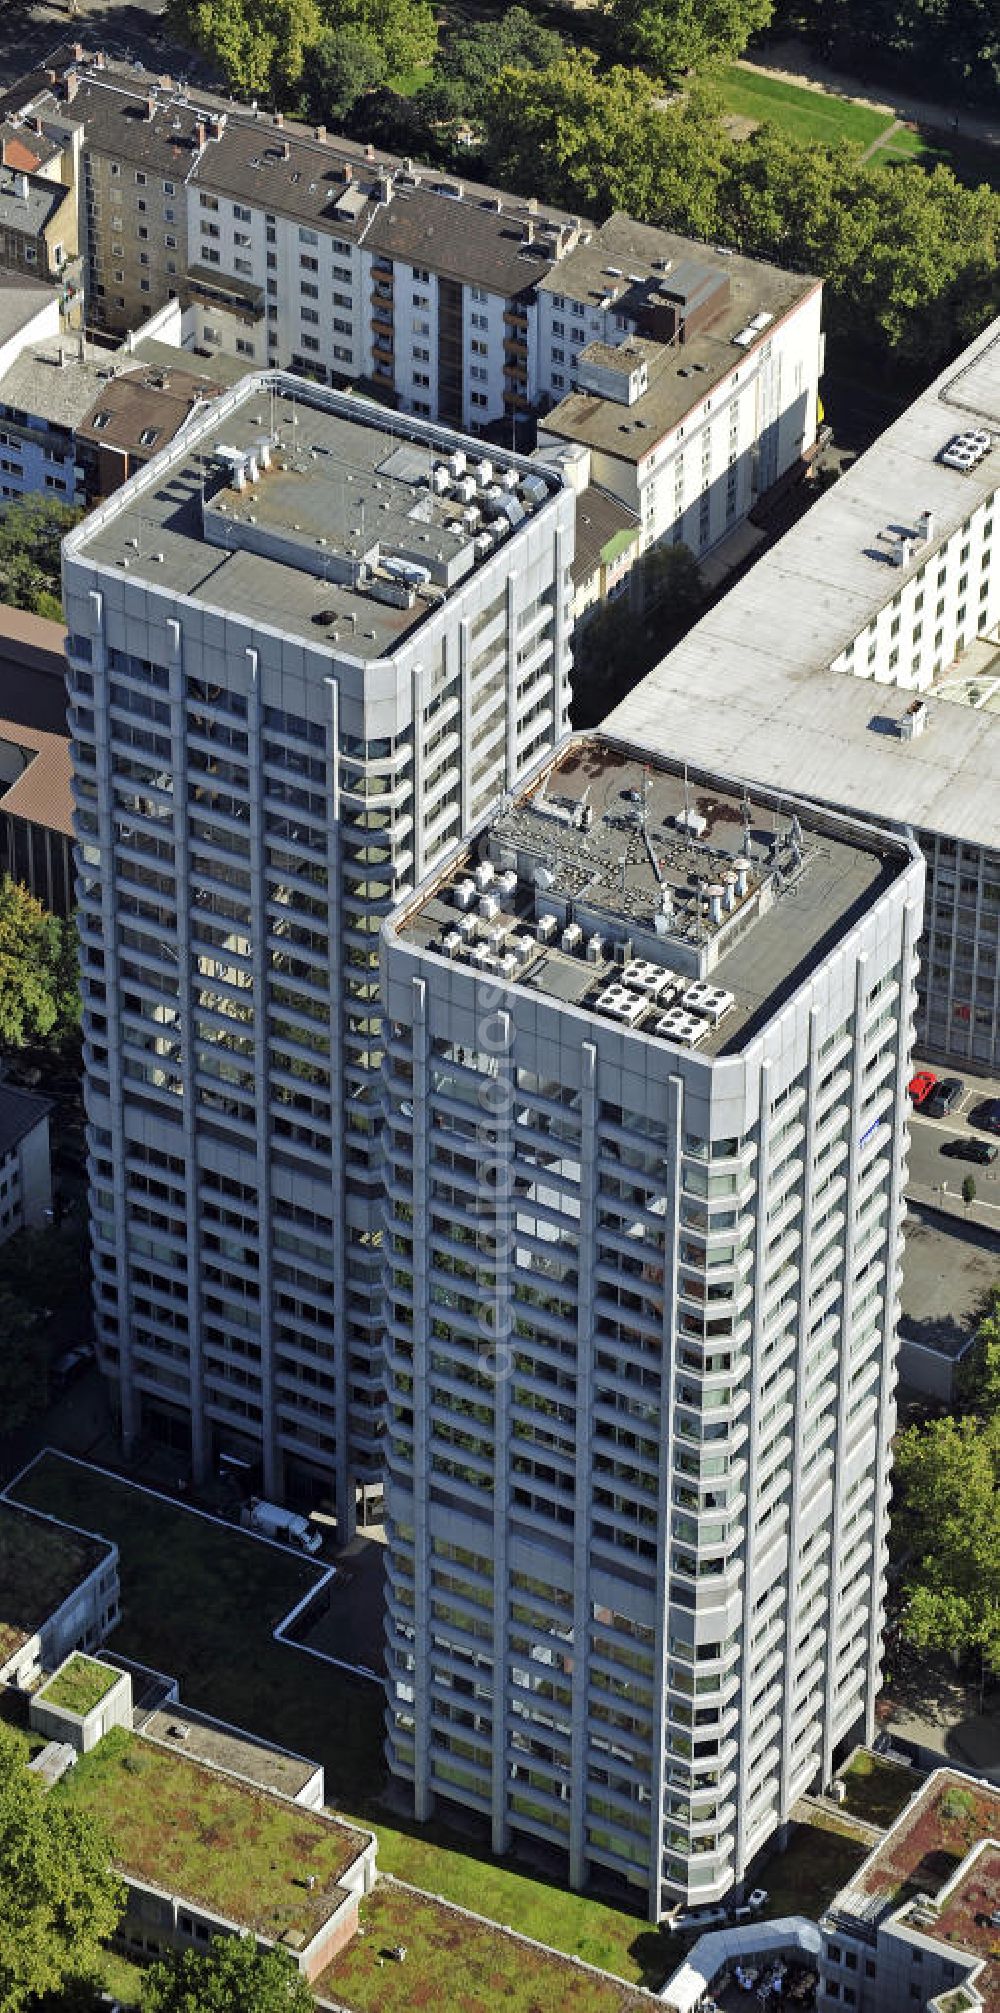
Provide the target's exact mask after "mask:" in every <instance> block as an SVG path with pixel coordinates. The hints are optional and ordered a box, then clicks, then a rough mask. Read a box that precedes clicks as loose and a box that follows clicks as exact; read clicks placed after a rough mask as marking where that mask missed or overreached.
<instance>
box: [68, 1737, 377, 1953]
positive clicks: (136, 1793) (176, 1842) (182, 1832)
mask: <svg viewBox="0 0 1000 2013" xmlns="http://www.w3.org/2000/svg"><path fill="white" fill-rule="evenodd" d="M57 1793H58V1794H59V1795H60V1796H61V1797H63V1798H64V1799H65V1800H66V1801H67V1802H68V1803H69V1804H71V1805H72V1806H74V1807H76V1808H83V1809H85V1810H88V1811H92V1812H93V1813H94V1814H95V1815H98V1814H99V1815H100V1818H101V1821H102V1823H103V1824H104V1826H105V1827H106V1829H107V1832H108V1835H109V1837H110V1839H111V1844H112V1852H113V1856H114V1860H115V1864H116V1865H117V1866H118V1867H119V1868H120V1870H121V1871H122V1872H123V1873H125V1874H126V1875H129V1874H130V1875H132V1876H133V1878H135V1879H136V1880H140V1881H148V1882H149V1884H150V1885H151V1886H153V1887H158V1888H162V1889H165V1890H166V1891H167V1892H168V1893H170V1894H177V1895H182V1896H184V1898H185V1899H187V1900H190V1901H191V1902H193V1903H194V1904H195V1905H196V1906H201V1907H203V1908H205V1909H208V1910H211V1911H215V1912H217V1913H218V1914H220V1915H224V1916H227V1917H228V1918H229V1920H230V1921H233V1922H237V1923H239V1924H240V1925H241V1926H242V1927H243V1928H246V1929H250V1930H253V1931H255V1932H256V1933H257V1934H259V1935H262V1936H268V1937H271V1938H272V1939H273V1940H274V1941H275V1942H281V1941H284V1942H285V1943H286V1944H287V1945H288V1947H289V1948H291V1949H292V1950H295V1949H300V1948H301V1947H302V1945H303V1944H305V1943H308V1942H309V1941H310V1939H311V1938H312V1937H313V1936H314V1935H315V1933H316V1931H317V1929H319V1927H320V1925H321V1924H322V1923H323V1922H325V1921H326V1919H327V1917H328V1916H329V1915H330V1914H331V1912H332V1910H333V1909H334V1908H335V1907H336V1906H337V1905H338V1903H339V1901H340V1900H341V1899H342V1892H341V1891H339V1888H338V1883H339V1882H340V1880H341V1878H342V1876H343V1875H344V1874H345V1873H346V1872H347V1870H348V1868H349V1867H350V1866H352V1865H353V1863H354V1861H355V1860H356V1859H357V1858H358V1856H359V1854H360V1853H362V1852H363V1851H364V1850H365V1849H366V1847H367V1844H368V1837H367V1834H366V1833H363V1832H359V1831H352V1830H349V1829H348V1827H347V1826H346V1825H343V1824H338V1823H337V1822H336V1821H335V1820H334V1819H333V1818H329V1817H323V1816H320V1814H319V1813H318V1812H316V1811H311V1810H305V1809H304V1808H303V1807H302V1805H301V1804H297V1803H290V1802H289V1801H288V1800H287V1799H286V1798H285V1797H281V1796H275V1795H274V1794H273V1793H271V1792H270V1791H268V1790H264V1789H256V1788H252V1787H251V1786H249V1785H248V1784H246V1783H242V1782H237V1781H236V1780H235V1779H234V1778H233V1777H232V1776H227V1775H224V1774H222V1773H221V1772H220V1771H219V1770H217V1769H212V1768H206V1767H204V1766H203V1765H202V1764H201V1763H199V1762H196V1761H189V1760H188V1759H187V1757H186V1756H184V1755H177V1754H168V1753H166V1752H165V1751H164V1750H163V1749H162V1748H159V1747H154V1746H152V1745H151V1744H150V1743H149V1742H148V1741H144V1740H143V1739H142V1737H141V1736H140V1735H138V1734H131V1733H127V1732H124V1731H122V1730H121V1729H115V1730H113V1731H112V1732H111V1733H108V1734H106V1735H105V1737H104V1739H103V1740H102V1741H100V1742H99V1743H98V1745H97V1746H96V1747H95V1748H93V1749H92V1750H91V1752H90V1754H87V1755H81V1756H80V1758H79V1761H78V1763H77V1766H76V1767H75V1768H74V1769H73V1770H72V1771H71V1773H70V1774H69V1775H68V1776H66V1777H65V1778H64V1779H63V1782H62V1783H61V1784H60V1787H59V1790H58V1792H57ZM310 1879H312V1881H313V1883H314V1884H313V1885H312V1886H311V1887H310V1885H309V1881H310Z"/></svg>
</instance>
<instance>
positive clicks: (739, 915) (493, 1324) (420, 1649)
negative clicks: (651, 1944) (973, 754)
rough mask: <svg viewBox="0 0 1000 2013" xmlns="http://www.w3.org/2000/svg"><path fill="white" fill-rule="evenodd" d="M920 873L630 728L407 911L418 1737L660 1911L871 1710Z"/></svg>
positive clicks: (390, 989)
mask: <svg viewBox="0 0 1000 2013" xmlns="http://www.w3.org/2000/svg"><path fill="white" fill-rule="evenodd" d="M922 876H923V869H922V864H921V862H920V859H919V856H918V854H917V852H916V848H915V846H914V845H912V844H911V843H909V842H908V841H906V840H905V839H903V838H901V837H897V836H890V835H887V834H884V833H881V832H876V831H874V830H871V829H869V828H868V827H866V826H864V825H862V824H860V823H857V822H854V821H850V820H847V819H844V818H839V817H837V816H835V815H833V814H828V813H825V812H821V811H818V810H815V809H813V808H811V807H807V806H805V805H803V804H799V803H795V802H792V801H789V800H788V799H785V800H781V799H777V800H775V798H774V797H772V796H771V795H769V794H768V793H767V792H764V791H759V790H756V789H755V790H754V791H753V792H752V793H748V792H746V791H744V790H742V789H741V788H740V787H739V786H736V785H733V784H732V783H730V782H728V781H726V780H725V779H722V778H720V777H718V776H715V775H710V774H705V773H697V774H696V773H691V774H690V775H688V774H686V773H684V772H683V771H682V770H681V769H680V766H679V765H677V764H670V763H667V762H665V761H658V762H651V761H650V759H649V758H648V757H647V756H646V755H645V754H644V753H643V752H642V751H641V750H637V749H635V748H634V746H630V745H627V744H623V743H616V742H613V741H609V740H608V739H607V738H605V737H601V736H595V737H591V738H580V739H577V740H574V741H571V742H569V743H568V744H567V745H566V746H565V747H564V748H563V749H562V750H560V751H559V752H558V753H557V754H556V755H555V756H554V757H548V758H545V759H543V760H542V761H541V762H540V763H539V765H538V767H537V768H536V770H535V772H534V775H533V777H532V778H531V779H529V782H528V783H527V784H526V785H525V787H524V789H523V790H522V791H521V792H519V793H518V794H517V795H516V797H515V798H514V800H513V801H512V802H511V803H508V804H507V805H505V806H503V807H501V810H500V812H499V813H498V814H497V815H495V816H493V817H492V818H491V819H489V820H487V821H485V822H484V824H483V825H482V826H481V828H480V830H479V832H478V833H477V834H476V835H475V836H474V837H473V838H472V840H471V841H470V843H469V845H468V847H467V848H466V849H465V850H464V851H463V852H462V853H461V855H460V856H458V857H457V859H453V860H452V861H451V862H449V863H448V864H447V865H446V866H445V867H444V868H443V869H442V870H441V871H439V872H438V873H437V874H436V875H432V876H431V877H429V878H428V880H427V881H425V883H424V885H423V886H422V888H420V889H419V890H418V891H417V893H416V894H415V895H414V896H413V897H412V898H411V899H410V900H409V901H408V902H406V903H404V904H403V905H402V907H401V908H399V909H398V910H397V911H396V913H395V915H394V916H393V917H392V918H391V920H390V921H389V923H387V925H386V926H385V930H384V932H383V961H384V971H383V979H384V988H385V990H384V1007H385V1013H386V1027H385V1038H386V1064H385V1080H386V1086H387V1100H386V1150H387V1163H388V1164H387V1177H386V1179H387V1194H388V1197H389V1201H388V1205H387V1210H388V1219H387V1246H386V1267H387V1270H386V1296H387V1365H388V1371H387V1388H388V1422H389V1423H388V1429H387V1430H388V1435H389V1447H388V1451H387V1464H386V1465H387V1472H388V1477H389V1481H388V1518H389V1575H388V1578H389V1615H388V1622H387V1630H388V1641H389V1684H390V1690H389V1704H388V1725H389V1752H390V1758H391V1762H392V1766H393V1769H394V1771H395V1773H396V1774H397V1776H399V1777H400V1778H402V1779H403V1780H405V1781H408V1782H410V1783H412V1785H413V1791H414V1800H415V1808H416V1812H417V1815H418V1816H420V1817H425V1816H427V1815H428V1813H429V1811H430V1809H431V1807H432V1805H433V1804H434V1802H435V1800H436V1799H448V1800H452V1801H454V1802H457V1803H459V1804H462V1805H464V1806H465V1807H466V1808H467V1809H469V1810H472V1811H476V1812H479V1813H481V1814H482V1815H483V1816H484V1817H485V1818H486V1819H487V1820H488V1821H489V1822H490V1825H491V1830H492V1842H493V1847H494V1849H495V1850H497V1851H500V1850H504V1849H506V1848H507V1847H508V1846H509V1845H510V1843H511V1842H512V1840H513V1839H515V1838H516V1837H517V1836H519V1835H521V1836H524V1837H527V1838H530V1839H532V1840H535V1841H543V1842H544V1843H545V1844H546V1845H547V1846H549V1847H556V1848H558V1849H561V1851H562V1852H563V1853H564V1854H565V1856H566V1865H567V1870H568V1873H569V1877H570V1879H571V1881H572V1882H573V1883H574V1884H575V1885H579V1884H581V1883H582V1882H583V1881H584V1880H585V1879H586V1878H587V1876H588V1874H590V1873H592V1872H593V1871H594V1870H595V1869H600V1870H601V1873H602V1875H603V1876H604V1877H607V1875H608V1874H609V1873H613V1874H617V1875H619V1876H620V1877H621V1879H622V1880H623V1882H626V1883H629V1884H631V1885H634V1886H638V1887H640V1888H641V1889H643V1890H645V1892H646V1894H647V1897H648V1905H649V1910H650V1913H651V1915H653V1916H654V1917H655V1916H657V1915H659V1914H661V1913H662V1912H663V1911H664V1910H665V1909H666V1908H668V1907H669V1906H670V1905H671V1904H675V1903H677V1902H678V1901H680V1900H688V1901H691V1902H708V1901H711V1900H712V1899H714V1898H716V1897H719V1896H721V1895H722V1894H724V1893H725V1892H726V1891H727V1890H728V1889H729V1888H730V1887H731V1886H732V1885H733V1884H734V1882H737V1881H740V1880H741V1879H742V1878H743V1877H744V1874H745V1873H746V1871H747V1869H748V1867H750V1866H751V1864H752V1861H753V1859H754V1856H755V1854H756V1853H757V1852H758V1851H759V1850H760V1848H761V1846H762V1845H763V1844H764V1843H765V1842H766V1840H767V1839H768V1838H769V1837H770V1836H771V1835H772V1834H773V1832H774V1831H775V1829H776V1828H777V1827H778V1826H779V1825H780V1824H781V1823H782V1822H783V1821H784V1820H785V1819H787V1817H788V1815H789V1812H790V1810H791V1808H792V1806H793V1804H794V1802H795V1800H796V1798H797V1797H798V1796H800V1795H801V1794H802V1792H803V1791H804V1790H806V1789H807V1788H809V1786H810V1785H812V1784H815V1783H825V1782H827V1781H828V1780H829V1778H830V1776H831V1775H832V1773H833V1771H834V1766H835V1762H836V1759H837V1757H838V1756H839V1754H840V1753H841V1751H842V1749H843V1746H844V1743H845V1742H846V1741H848V1740H849V1739H851V1738H853V1737H856V1736H857V1735H858V1734H859V1733H865V1732H868V1733H870V1731H871V1727H872V1716H873V1706H874V1698H875V1693H876V1690H877V1687H878V1682H879V1664H880V1636H881V1626H882V1618H883V1593H884V1583H885V1562H886V1510H887V1499H888V1486H889V1466H890V1436H891V1433H892V1429H893V1421H894V1404H893V1391H894V1383H895V1335H896V1317H897V1305H898V1303H897V1291H898V1283H899V1262H900V1220H901V1214H902V1185H903V1175H904V1158H905V1153H906V1145H907V1095H906V1083H907V1072H908V1058H909V1053H910V1045H911V1038H912V1014H913V1007H914V970H915V960H914V944H915V942H916V939H917V936H918V934H919V931H920V923H921V896H922Z"/></svg>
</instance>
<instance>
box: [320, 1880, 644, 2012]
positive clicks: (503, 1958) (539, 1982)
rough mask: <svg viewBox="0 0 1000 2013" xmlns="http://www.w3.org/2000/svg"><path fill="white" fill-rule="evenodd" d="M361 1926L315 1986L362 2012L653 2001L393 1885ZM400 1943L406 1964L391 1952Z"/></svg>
mask: <svg viewBox="0 0 1000 2013" xmlns="http://www.w3.org/2000/svg"><path fill="white" fill-rule="evenodd" d="M361 1923H362V1926H363V1928H364V1931H365V1934H364V1936H363V1937H357V1938H356V1939H355V1941H354V1942H353V1943H351V1944H350V1945H349V1946H348V1948H347V1949H346V1950H344V1951H342V1952H341V1954H340V1956H339V1957H336V1958H335V1959H334V1961H333V1963H332V1964H331V1965H330V1967H329V1969H328V1970H327V1971H325V1972H324V1973H323V1975H322V1977H321V1978H320V1979H318V1980H317V1984H316V1989H317V1991H318V1992H320V1993H322V1994H324V1995H325V1996H326V1997H328V1998H330V1999H333V2000H335V2001H342V2002H344V2003H346V2004H347V2005H349V2006H351V2007H356V2008H357V2010H358V2013H410V2009H411V2008H420V2007H431V2008H434V2009H444V2008H447V2009H448V2013H486V2009H487V2008H489V2007H493V2006H499V2005H503V2007H504V2008H505V2009H506V2013H639V2009H640V2007H642V2006H643V2005H648V2003H649V2002H648V2000H641V1999H640V1998H638V1996H637V1995H636V1994H635V1993H634V1992H631V1991H629V1989H628V1988H627V1986H623V1985H614V1984H612V1983H611V1982H610V1981H606V1980H604V1979H601V1978H592V1977H591V1976H590V1975H589V1974H588V1973H587V1972H586V1971H581V1970H579V1969H578V1968H577V1967H576V1966H575V1965H571V1964H567V1963H565V1962H564V1961H563V1960H562V1959H560V1958H557V1957H549V1956H547V1955H544V1954H543V1953H542V1952H541V1951H534V1950H530V1949H527V1948H526V1947H525V1945H524V1944H523V1943H515V1942H514V1941H513V1940H512V1939H511V1938H510V1937H507V1936H503V1935H501V1934H500V1932H499V1931H498V1930H495V1929H486V1928H483V1927H480V1926H479V1925H478V1924H476V1923H473V1922H467V1921H465V1920H463V1918H462V1917H461V1916H458V1915H453V1914H452V1913H451V1911H450V1910H449V1909H446V1908H439V1907H437V1906H436V1905H435V1904H434V1902H432V1901H428V1900H425V1899H424V1898H423V1897H422V1896H417V1895H413V1894H408V1893H406V1892H405V1891H404V1890H403V1889H402V1888H399V1887H394V1886H392V1884H391V1883H385V1882H383V1883H382V1884H381V1885H379V1886H378V1887H377V1888H376V1889H375V1892H374V1893H373V1894H371V1895H370V1896H369V1897H368V1899H367V1900H366V1901H364V1902H363V1903H362V1906H361ZM400 1944H402V1946H403V1947H404V1949H405V1951H406V1957H405V1959H404V1960H403V1961H402V1962H400V1961H399V1960H397V1959H394V1958H393V1957H392V1956H391V1955H390V1954H389V1953H390V1952H391V1951H392V1950H394V1949H395V1948H396V1947H397V1946H398V1945H400Z"/></svg>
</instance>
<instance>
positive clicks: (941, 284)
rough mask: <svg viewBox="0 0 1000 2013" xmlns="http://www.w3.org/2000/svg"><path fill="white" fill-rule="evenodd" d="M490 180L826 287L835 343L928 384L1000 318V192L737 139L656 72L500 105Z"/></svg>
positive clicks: (541, 87)
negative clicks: (684, 237)
mask: <svg viewBox="0 0 1000 2013" xmlns="http://www.w3.org/2000/svg"><path fill="white" fill-rule="evenodd" d="M486 127H487V132H488V136H489V137H488V144H487V165H488V168H489V171H490V173H491V174H493V175H494V176H495V177H496V179H497V180H499V181H507V182H508V183H510V184H511V185H512V186H513V187H515V188H518V189H520V190H522V191H524V192H525V193H527V192H529V191H531V190H537V189H544V190H545V191H546V194H547V195H548V196H549V197H550V198H551V200H552V201H553V202H556V203H561V204H562V205H564V206H565V207H567V208H570V209H579V210H581V211H584V212H589V213H590V214H591V215H598V216H601V215H604V214H606V213H607V211H608V210H610V209H613V208H618V209H623V210H627V211H628V212H629V214H630V215H632V216H635V217H638V218H640V219H641V220H642V221H644V222H651V223H652V222H655V223H660V224H664V225H666V226H667V227H669V228H671V229H673V230H677V231H682V232H685V233H688V234H691V235H693V236H695V237H702V238H706V239H709V240H713V239H714V240H716V241H718V242H721V243H723V244H729V245H733V246H734V247H735V248H736V249H738V250H740V251H743V252H746V253H747V254H749V255H750V256H751V257H754V258H760V259H766V260H771V261H774V262H776V263H778V264H780V265H786V266H790V267H792V268H793V269H797V270H799V271H805V272H814V273H816V274H818V275H821V276H823V278H824V279H825V282H826V322H827V326H828V329H829V331H830V335H831V340H832V341H833V343H834V344H836V341H837V340H838V338H840V339H843V340H844V341H847V340H849V341H850V344H851V348H852V352H853V353H854V355H855V357H857V356H861V357H863V358H864V361H865V363H866V364H868V365H872V364H874V365H875V366H876V367H882V366H884V365H886V364H888V363H889V362H892V363H893V364H895V365H896V366H897V367H898V366H899V365H902V366H903V367H904V368H905V369H906V371H907V372H908V373H909V375H910V377H911V378H912V379H913V380H914V381H916V380H918V379H919V380H921V381H926V380H927V378H929V377H930V375H931V374H932V373H933V371H934V370H936V369H939V368H940V367H941V366H942V364H943V363H944V362H945V361H946V360H947V358H948V357H949V356H950V355H953V354H954V352H955V351H956V349H958V348H959V347H961V345H962V344H964V343H966V342H968V341H969V340H970V339H971V337H972V336H973V335H974V334H975V332H976V331H977V329H980V328H982V327H983V325H984V323H985V322H987V321H988V320H989V319H990V317H991V315H993V314H995V313H997V312H998V311H1000V265H998V249H1000V193H998V192H997V191H996V190H993V189H991V188H989V187H988V186H987V185H985V184H983V185H982V186H981V187H979V188H968V187H966V186H965V185H964V184H963V183H962V182H960V181H959V180H958V177H957V176H956V175H955V174H954V173H953V172H952V170H951V169H950V168H947V167H944V166H938V167H936V168H934V169H933V171H932V172H931V173H928V172H927V170H926V169H925V168H923V167H922V166H921V165H920V163H919V162H916V161H912V162H899V163H897V164H895V165H894V166H893V167H891V168H885V167H882V166H880V165H878V164H877V163H876V162H874V161H865V160H863V159H862V154H861V150H860V148H859V147H858V146H856V145H855V144H853V143H851V142H848V141H844V142H842V143H841V144H839V145H837V146H824V145H820V144H817V143H814V142H803V141H801V140H798V139H795V138H794V137H792V136H791V135H789V134H787V133H784V132H781V131H778V130H777V129H776V128H774V127H771V126H768V125H763V126H761V127H759V128H758V130H757V131H756V132H755V133H753V134H752V135H751V136H750V138H749V139H745V140H738V139H734V138H733V137H732V135H731V134H730V133H729V132H728V131H727V129H726V127H725V125H724V123H723V119H722V117H721V116H720V108H719V104H718V100H717V97H716V95H715V94H714V92H713V90H712V88H711V85H710V84H709V85H706V84H696V85H692V86H691V88H690V89H688V90H686V91H685V92H684V94H683V96H679V97H676V98H673V99H671V100H669V101H667V102H666V103H664V102H663V100H662V99H661V98H659V97H658V96H657V88H656V86H655V84H654V83H653V82H652V81H651V79H650V78H649V77H648V76H647V75H646V73H645V72H644V71H642V70H636V69H632V70H629V69H625V68H623V67H621V66H615V67H613V68H611V69H609V70H604V71H601V70H600V68H599V66H598V63H597V58H596V57H595V56H593V55H591V54H589V53H588V52H586V51H584V52H583V53H582V54H581V53H569V54H567V55H565V56H563V57H562V58H561V59H560V60H559V62H557V63H554V64H551V65H550V66H549V67H548V68H547V69H546V70H543V71H540V72H537V73H534V74H533V75H532V78H531V87H530V90H526V88H525V80H524V76H523V74H522V73H521V72H519V71H517V70H511V69H507V70H503V71H501V72H500V73H499V75H498V76H497V77H496V78H495V80H494V83H493V85H492V88H491V90H490V91H489V103H488V110H487V117H486Z"/></svg>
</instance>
